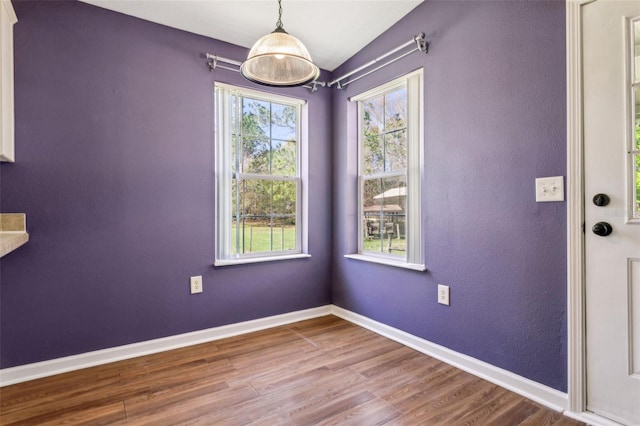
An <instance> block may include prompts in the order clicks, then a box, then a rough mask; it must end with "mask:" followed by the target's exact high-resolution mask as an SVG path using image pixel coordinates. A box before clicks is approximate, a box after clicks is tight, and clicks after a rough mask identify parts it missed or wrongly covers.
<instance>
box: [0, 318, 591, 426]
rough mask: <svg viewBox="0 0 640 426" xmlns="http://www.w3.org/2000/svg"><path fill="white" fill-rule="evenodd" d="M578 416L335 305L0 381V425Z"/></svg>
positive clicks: (533, 420) (519, 420) (510, 421)
mask: <svg viewBox="0 0 640 426" xmlns="http://www.w3.org/2000/svg"><path fill="white" fill-rule="evenodd" d="M35 424H37V425H40V424H70V425H76V424H92V425H95V424H110V425H111V424H113V425H154V426H156V425H176V424H180V425H212V424H216V425H225V426H226V425H231V426H232V425H254V426H255V425H268V426H273V425H304V426H306V425H311V424H319V425H345V424H347V425H348V424H353V425H367V426H368V425H378V424H380V425H383V424H393V425H402V424H406V425H415V424H420V425H446V426H451V425H454V426H455V425H469V426H473V425H500V426H502V425H522V426H533V425H535V426H538V425H549V426H575V425H581V424H582V423H580V422H577V421H574V420H572V419H569V418H568V417H565V416H563V415H562V414H561V413H556V412H554V411H552V410H549V409H547V408H545V407H543V406H541V405H539V404H536V403H534V402H532V401H529V400H527V399H525V398H523V397H521V396H519V395H517V394H515V393H513V392H510V391H508V390H506V389H503V388H500V387H498V386H496V385H494V384H492V383H489V382H487V381H485V380H483V379H480V378H478V377H475V376H473V375H470V374H468V373H466V372H464V371H461V370H458V369H456V368H454V367H452V366H449V365H447V364H444V363H442V362H440V361H438V360H436V359H434V358H431V357H429V356H426V355H424V354H421V353H419V352H417V351H414V350H413V349H410V348H407V347H405V346H403V345H401V344H399V343H397V342H394V341H392V340H389V339H386V338H384V337H382V336H379V335H377V334H375V333H373V332H371V331H369V330H366V329H363V328H361V327H358V326H356V325H354V324H351V323H349V322H347V321H344V320H342V319H340V318H337V317H334V316H331V315H329V316H325V317H321V318H315V319H311V320H307V321H301V322H298V323H295V324H289V325H286V326H281V327H275V328H272V329H268V330H262V331H258V332H256V333H250V334H246V335H241V336H234V337H230V338H227V339H222V340H218V341H215V342H211V343H204V344H199V345H195V346H191V347H187V348H181V349H176V350H174V351H168V352H164V353H160V354H153V355H149V356H145V357H140V358H135V359H130V360H124V361H119V362H116V363H112V364H108V365H103V366H98V367H94V368H89V369H85V370H79V371H74V372H70V373H66V374H61V375H58V376H54V377H48V378H44V379H39V380H34V381H31V382H26V383H20V384H17V385H13V386H7V387H4V388H0V425H35Z"/></svg>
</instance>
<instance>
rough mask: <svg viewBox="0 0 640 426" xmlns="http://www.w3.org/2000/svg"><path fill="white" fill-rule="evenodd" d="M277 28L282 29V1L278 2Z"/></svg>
mask: <svg viewBox="0 0 640 426" xmlns="http://www.w3.org/2000/svg"><path fill="white" fill-rule="evenodd" d="M276 28H282V0H278V22H276ZM282 29H284V28H282Z"/></svg>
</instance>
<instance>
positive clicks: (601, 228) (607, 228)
mask: <svg viewBox="0 0 640 426" xmlns="http://www.w3.org/2000/svg"><path fill="white" fill-rule="evenodd" d="M591 230H592V231H593V233H594V234H596V235H600V236H601V237H606V236H607V235H609V234H611V233H612V232H613V228H612V227H611V225H609V224H608V223H607V222H598V223H596V224H595V225H593V228H591Z"/></svg>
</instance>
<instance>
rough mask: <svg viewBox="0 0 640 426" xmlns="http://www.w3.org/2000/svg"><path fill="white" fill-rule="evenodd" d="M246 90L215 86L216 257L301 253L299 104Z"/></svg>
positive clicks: (230, 257)
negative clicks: (274, 99) (262, 96)
mask: <svg viewBox="0 0 640 426" xmlns="http://www.w3.org/2000/svg"><path fill="white" fill-rule="evenodd" d="M247 92H249V93H250V95H253V92H251V91H247ZM256 93H257V92H256ZM246 94H247V93H246V92H244V91H243V90H237V89H234V88H231V87H229V88H226V87H224V85H221V86H220V87H218V85H216V102H217V103H216V107H217V108H218V112H217V124H216V146H217V148H216V157H217V158H218V159H219V160H216V164H217V166H216V169H217V170H216V180H217V181H218V196H217V201H216V205H217V215H218V218H217V219H216V220H217V224H218V225H217V227H216V229H217V235H218V242H217V249H216V262H218V260H220V261H224V260H225V259H228V260H233V259H234V258H236V259H238V260H240V259H239V258H253V257H265V256H266V257H269V256H274V255H291V254H294V253H301V252H302V239H303V238H302V235H301V233H302V228H301V226H300V224H301V222H300V218H301V217H302V216H301V211H300V209H301V203H302V202H301V196H302V193H303V192H302V182H301V177H300V168H299V164H300V159H299V156H300V146H299V137H300V124H299V123H300V116H301V110H302V108H303V107H302V104H301V103H298V102H297V101H296V100H292V103H291V104H288V103H286V99H284V98H283V97H278V98H277V99H278V100H283V101H285V102H283V103H279V101H278V102H275V101H273V100H269V99H267V98H269V97H268V96H265V98H264V99H262V98H261V95H259V94H257V95H256V96H257V97H253V96H246ZM225 108H226V111H225ZM225 145H226V146H227V147H228V148H225ZM225 159H226V160H225ZM225 188H226V189H225ZM225 191H226V195H225ZM225 205H226V207H225ZM225 235H226V237H225Z"/></svg>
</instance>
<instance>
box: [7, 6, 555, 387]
mask: <svg viewBox="0 0 640 426" xmlns="http://www.w3.org/2000/svg"><path fill="white" fill-rule="evenodd" d="M14 5H15V8H16V12H17V15H18V19H19V21H18V23H17V24H16V26H15V47H16V49H15V60H16V65H15V66H16V81H15V84H16V87H15V93H16V156H17V162H16V163H14V164H7V163H3V164H2V166H1V176H2V182H1V188H0V189H1V195H2V199H1V202H2V205H1V210H2V211H3V212H26V213H27V222H28V228H29V232H30V234H31V241H30V242H29V243H28V244H27V245H26V246H24V247H22V248H20V249H19V250H17V251H16V252H14V253H11V254H10V255H8V256H6V257H4V258H2V260H1V267H2V270H1V272H0V279H1V280H2V282H1V285H0V303H1V308H2V311H1V320H2V323H1V329H0V336H1V341H0V343H1V345H2V347H1V348H0V365H1V367H2V368H7V367H11V366H15V365H21V364H27V363H32V362H36V361H41V360H46V359H52V358H58V357H62V356H66V355H71V354H76V353H81V352H86V351H92V350H97V349H101V348H108V347H113V346H118V345H122V344H127V343H133V342H139V341H144V340H148V339H153V338H157V337H163V336H169V335H174V334H178V333H183V332H188V331H193V330H199V329H204V328H208V327H215V326H219V325H223V324H229V323H234V322H238V321H243V320H249V319H254V318H260V317H265V316H269V315H275V314H280V313H284V312H289V311H294V310H299V309H305V308H310V307H315V306H321V305H324V304H327V303H331V302H332V301H333V303H335V304H337V305H339V306H342V307H344V308H347V309H349V310H352V311H355V312H358V313H361V314H363V315H366V316H368V317H371V318H373V319H376V320H378V321H381V322H384V323H386V324H389V325H391V326H394V327H397V328H400V329H403V330H405V331H407V332H410V333H412V334H415V335H417V336H421V337H423V338H426V339H428V340H431V341H433V342H435V343H439V344H441V345H444V346H446V347H449V348H451V349H453V350H456V351H459V352H462V353H464V354H468V355H470V356H473V357H476V358H478V359H481V360H484V361H486V362H489V363H491V364H494V365H497V366H498V367H502V368H505V369H507V370H510V371H512V372H514V373H517V374H520V375H523V376H525V377H528V378H530V379H533V380H536V381H538V382H541V383H544V384H546V385H549V386H551V387H554V388H556V389H559V390H563V391H564V390H566V345H567V342H566V340H567V339H566V309H565V306H566V278H565V272H566V271H565V269H566V266H565V265H566V253H565V242H566V237H565V233H566V232H565V231H566V223H565V208H566V206H565V203H544V204H538V203H535V199H534V191H533V186H534V179H535V178H536V177H540V176H555V175H564V174H565V154H566V153H565V139H566V138H565V121H566V119H565V50H564V31H565V23H564V19H565V16H564V2H562V1H558V2H542V1H532V2H506V1H499V2H493V1H482V2H480V1H471V2H463V1H428V2H425V3H423V4H421V5H420V6H419V7H418V8H416V9H415V10H414V11H413V12H412V13H411V14H410V15H409V16H407V17H406V18H405V19H404V20H402V21H401V22H400V23H398V24H397V25H395V26H393V27H392V28H391V29H390V30H389V31H387V32H386V33H385V34H384V35H383V36H381V37H380V38H379V39H377V40H376V41H374V42H373V43H372V44H371V45H370V46H368V47H367V48H366V49H364V50H363V51H362V52H361V53H360V54H358V55H357V56H355V57H354V58H352V59H351V60H350V61H349V62H348V63H347V64H345V65H344V66H343V67H342V68H341V69H339V70H337V71H336V73H335V74H334V75H339V74H340V73H341V72H343V71H345V70H348V69H351V68H352V67H354V66H358V65H361V64H362V63H364V62H366V61H369V60H370V59H372V58H374V57H376V56H378V55H380V54H381V53H382V52H385V51H387V50H389V49H391V48H393V47H395V46H397V45H398V44H401V43H403V42H405V41H406V40H408V39H409V38H410V37H411V36H413V35H414V34H417V33H419V32H421V31H424V32H425V33H426V34H427V39H428V40H429V42H430V44H431V49H430V52H429V54H428V55H426V56H425V55H420V54H413V55H411V56H409V57H408V58H405V59H403V60H402V61H400V62H399V63H397V64H394V65H393V66H391V67H388V68H385V69H384V70H382V71H380V72H378V73H376V74H373V75H372V76H370V77H369V78H367V79H364V80H360V81H359V82H357V83H354V84H353V85H351V86H349V87H348V88H347V89H346V90H344V91H336V90H333V89H332V90H327V89H324V90H323V89H320V90H319V91H318V92H317V93H314V94H312V95H310V94H309V93H308V91H307V90H306V89H295V90H288V91H286V92H285V93H290V94H292V95H293V96H297V97H303V98H307V99H308V100H309V112H310V114H309V115H310V119H311V141H310V142H311V146H310V150H311V158H312V159H313V161H312V163H311V170H310V175H311V180H310V185H311V193H312V194H313V197H312V198H311V200H310V203H311V205H310V218H309V219H310V223H311V224H312V226H311V227H310V232H311V235H310V249H311V253H312V255H313V257H312V258H311V259H308V260H295V261H284V262H275V263H269V264H255V265H247V266H234V267H225V268H213V267H212V266H211V263H212V260H213V242H214V235H213V208H212V206H213V196H214V194H213V184H212V176H213V145H212V143H213V119H212V117H213V94H212V93H213V92H212V87H213V83H214V81H215V79H219V80H220V81H224V82H228V83H233V84H240V85H247V83H245V82H244V81H243V80H242V79H241V77H240V76H239V75H238V74H235V73H232V72H229V71H225V70H218V71H215V72H214V73H210V72H209V71H208V68H207V66H206V65H205V62H204V60H203V59H202V58H200V57H199V54H200V53H202V52H206V51H209V52H215V53H217V54H220V55H222V56H227V57H230V58H242V57H243V56H244V55H245V54H246V50H245V49H240V48H238V47H235V46H231V45H228V44H225V43H222V42H218V41H215V40H211V39H207V38H204V37H199V36H196V35H192V34H188V33H185V32H181V31H177V30H173V29H170V28H166V27H162V26H160V25H155V24H152V23H148V22H145V21H141V20H138V19H135V18H130V17H126V16H123V15H119V14H117V13H113V12H109V11H106V10H103V9H100V8H96V7H93V6H89V5H86V4H82V3H77V2H72V1H64V2H61V1H57V2H49V1H44V2H38V1H28V2H27V1H18V2H15V3H14ZM422 66H424V68H425V99H426V105H425V140H426V152H425V164H426V169H425V170H426V173H425V178H426V179H425V193H424V210H423V212H424V233H425V237H426V241H425V251H426V262H427V266H428V268H429V271H428V272H425V273H420V272H414V271H408V270H402V269H397V268H393V267H387V266H382V265H375V264H369V263H364V262H359V261H356V260H348V259H345V258H343V257H342V256H343V255H344V254H347V253H353V252H354V251H355V250H356V238H355V229H356V223H357V220H358V219H357V217H356V202H355V196H356V179H355V173H356V156H357V151H356V146H355V141H354V140H353V125H354V124H355V122H352V123H351V124H350V127H349V128H347V117H348V116H349V113H350V111H348V108H352V107H353V106H352V105H351V106H349V104H348V102H347V97H349V96H351V95H354V94H357V93H359V92H361V91H363V90H366V89H369V88H371V87H373V86H376V85H378V84H380V83H383V82H385V81H388V80H389V79H391V78H393V77H396V76H399V75H402V74H404V73H406V72H408V71H411V70H414V69H416V68H418V67H422ZM331 129H333V133H331ZM332 138H333V150H332V149H331V144H330V140H331V139H332ZM332 151H333V152H332ZM332 171H333V174H332V173H331V172H332ZM331 176H332V179H330V178H329V177H331ZM331 180H332V181H333V186H331V182H330V181H331ZM332 205H333V215H331V214H329V212H330V211H331V210H330V206H332ZM328 206H329V207H328ZM330 248H332V250H331V249H330ZM331 254H333V256H332V257H331ZM331 271H333V273H332V272H331ZM199 274H202V275H203V278H204V289H205V291H204V293H203V294H201V295H196V296H191V295H190V294H189V292H188V286H189V283H188V277H189V276H190V275H199ZM438 283H444V284H448V285H450V286H451V306H450V307H445V306H442V305H438V304H437V303H436V285H437V284H438Z"/></svg>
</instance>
